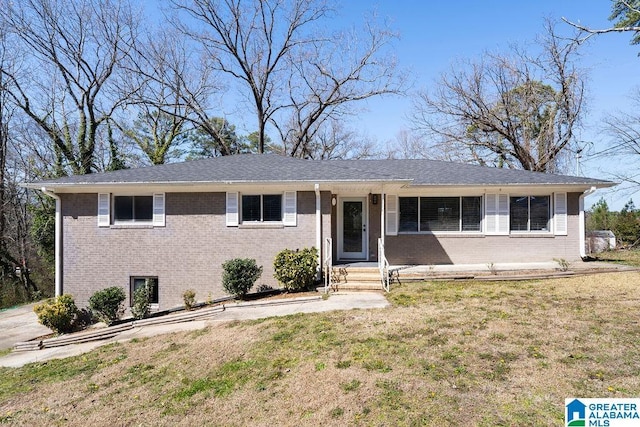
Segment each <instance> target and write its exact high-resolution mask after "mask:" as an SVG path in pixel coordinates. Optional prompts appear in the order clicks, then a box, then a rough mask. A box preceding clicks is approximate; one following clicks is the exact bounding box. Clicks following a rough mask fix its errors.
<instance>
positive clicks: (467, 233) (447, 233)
mask: <svg viewBox="0 0 640 427" xmlns="http://www.w3.org/2000/svg"><path fill="white" fill-rule="evenodd" d="M464 197H474V198H479V199H480V212H479V214H480V222H479V226H480V227H479V230H472V231H464V230H463V229H462V216H463V211H462V199H463V198H464ZM403 198H417V199H418V210H417V228H418V230H417V231H402V230H400V217H401V215H402V212H401V210H400V199H403ZM423 198H425V199H437V198H457V199H458V206H459V212H458V230H453V231H437V230H436V231H433V230H420V210H421V209H420V206H421V203H420V202H421V200H420V199H423ZM484 204H485V201H484V195H464V196H450V195H429V196H417V195H398V196H396V206H397V214H396V217H397V228H396V230H397V234H406V235H410V234H424V235H443V236H455V235H464V236H472V235H476V236H478V235H483V234H484V221H485V212H484V209H485V208H484ZM394 214H395V212H394Z"/></svg>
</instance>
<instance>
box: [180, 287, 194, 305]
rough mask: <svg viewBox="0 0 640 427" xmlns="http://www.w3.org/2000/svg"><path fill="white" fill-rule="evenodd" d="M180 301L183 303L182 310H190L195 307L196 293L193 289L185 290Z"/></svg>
mask: <svg viewBox="0 0 640 427" xmlns="http://www.w3.org/2000/svg"><path fill="white" fill-rule="evenodd" d="M182 300H183V301H184V308H186V309H187V310H192V309H193V306H194V305H196V292H195V291H194V290H193V289H187V290H186V291H184V293H183V294H182Z"/></svg>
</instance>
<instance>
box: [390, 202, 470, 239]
mask: <svg viewBox="0 0 640 427" xmlns="http://www.w3.org/2000/svg"><path fill="white" fill-rule="evenodd" d="M398 205H399V209H400V214H399V224H398V231H399V232H405V233H412V232H413V233H419V232H473V231H480V228H481V227H480V224H481V221H482V198H481V197H479V196H474V197H400V198H399V203H398Z"/></svg>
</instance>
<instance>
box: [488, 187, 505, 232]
mask: <svg viewBox="0 0 640 427" xmlns="http://www.w3.org/2000/svg"><path fill="white" fill-rule="evenodd" d="M484 198H485V203H484V205H485V217H484V221H485V234H509V195H508V194H485V197H484Z"/></svg>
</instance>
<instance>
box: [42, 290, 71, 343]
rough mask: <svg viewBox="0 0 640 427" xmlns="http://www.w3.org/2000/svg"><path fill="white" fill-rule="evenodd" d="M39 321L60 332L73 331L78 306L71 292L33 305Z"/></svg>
mask: <svg viewBox="0 0 640 427" xmlns="http://www.w3.org/2000/svg"><path fill="white" fill-rule="evenodd" d="M33 311H35V313H36V314H37V315H38V322H40V323H41V324H42V325H44V326H46V327H47V328H49V329H51V330H53V331H54V332H57V333H59V334H62V333H65V332H71V331H72V330H73V321H74V320H75V318H76V313H77V312H78V307H77V306H76V303H75V301H74V300H73V297H72V296H71V295H69V294H64V295H60V296H59V297H57V298H51V299H48V300H46V301H44V302H43V303H41V304H37V305H36V306H34V307H33Z"/></svg>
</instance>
